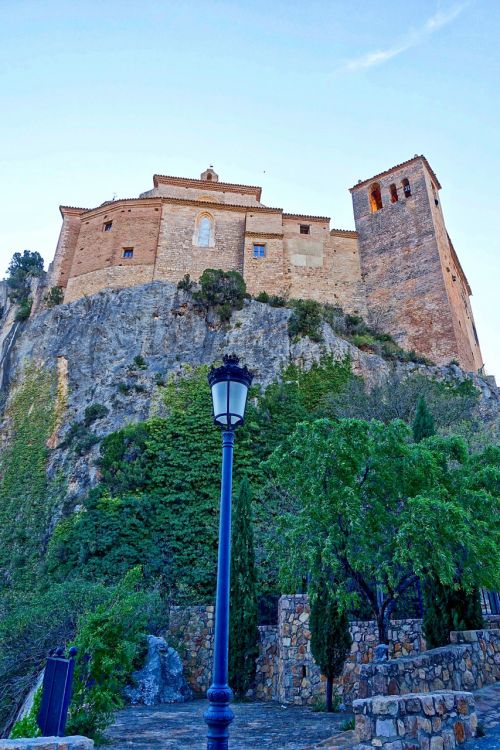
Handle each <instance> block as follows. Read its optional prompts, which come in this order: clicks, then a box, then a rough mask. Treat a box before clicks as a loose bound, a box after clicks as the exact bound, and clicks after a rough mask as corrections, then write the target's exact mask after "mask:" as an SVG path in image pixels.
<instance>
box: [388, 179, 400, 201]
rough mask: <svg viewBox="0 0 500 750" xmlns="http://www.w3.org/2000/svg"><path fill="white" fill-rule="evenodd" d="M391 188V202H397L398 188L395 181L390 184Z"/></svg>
mask: <svg viewBox="0 0 500 750" xmlns="http://www.w3.org/2000/svg"><path fill="white" fill-rule="evenodd" d="M389 190H390V191H391V203H397V202H398V200H399V199H398V189H397V187H396V185H395V184H394V183H392V185H390V186H389Z"/></svg>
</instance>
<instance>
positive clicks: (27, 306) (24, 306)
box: [16, 297, 33, 321]
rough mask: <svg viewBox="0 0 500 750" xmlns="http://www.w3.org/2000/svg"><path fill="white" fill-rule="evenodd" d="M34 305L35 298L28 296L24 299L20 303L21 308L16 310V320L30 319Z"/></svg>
mask: <svg viewBox="0 0 500 750" xmlns="http://www.w3.org/2000/svg"><path fill="white" fill-rule="evenodd" d="M32 305H33V300H32V299H31V297H28V298H27V299H23V300H22V301H21V302H20V303H19V308H18V310H17V312H16V320H18V321H23V320H28V318H29V316H30V315H31V307H32Z"/></svg>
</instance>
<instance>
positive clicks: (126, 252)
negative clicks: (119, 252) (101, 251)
mask: <svg viewBox="0 0 500 750" xmlns="http://www.w3.org/2000/svg"><path fill="white" fill-rule="evenodd" d="M123 257H124V258H133V257H134V248H133V247H124V248H123Z"/></svg>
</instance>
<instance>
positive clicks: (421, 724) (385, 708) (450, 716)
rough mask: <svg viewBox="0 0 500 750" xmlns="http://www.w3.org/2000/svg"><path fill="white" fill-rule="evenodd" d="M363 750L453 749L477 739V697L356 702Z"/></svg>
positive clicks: (459, 694)
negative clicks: (475, 704) (369, 749)
mask: <svg viewBox="0 0 500 750" xmlns="http://www.w3.org/2000/svg"><path fill="white" fill-rule="evenodd" d="M353 709H354V715H355V720H356V736H357V739H358V740H359V742H360V744H359V746H358V748H359V750H365V749H366V748H372V747H376V748H380V747H382V748H385V749H386V750H453V748H455V747H456V745H461V744H462V743H463V742H465V741H466V740H468V739H470V738H471V737H474V735H475V733H476V729H477V715H476V712H475V706H474V696H473V695H472V694H471V693H466V692H442V693H430V694H428V695H420V694H415V693H412V694H410V695H404V696H397V697H396V696H391V697H382V696H377V697H375V698H368V699H366V700H357V701H354V706H353Z"/></svg>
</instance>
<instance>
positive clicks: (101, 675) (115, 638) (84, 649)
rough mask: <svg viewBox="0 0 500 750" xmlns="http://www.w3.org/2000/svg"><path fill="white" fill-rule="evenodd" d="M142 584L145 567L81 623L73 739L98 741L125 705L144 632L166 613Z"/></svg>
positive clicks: (133, 572)
mask: <svg viewBox="0 0 500 750" xmlns="http://www.w3.org/2000/svg"><path fill="white" fill-rule="evenodd" d="M141 584H142V575H141V570H140V568H134V569H132V570H130V571H129V572H128V573H127V574H126V576H125V577H124V579H123V580H122V581H121V582H120V583H119V584H118V585H117V586H116V587H115V588H114V589H113V590H112V592H111V595H109V596H108V597H107V599H106V601H105V602H103V603H101V604H99V605H98V606H97V607H96V608H95V609H94V611H91V612H88V613H86V614H84V615H83V616H82V617H80V619H79V621H78V626H77V633H76V638H75V640H74V645H75V646H76V647H77V649H78V654H77V657H76V667H75V677H74V684H73V698H72V701H71V705H70V710H69V714H68V724H67V728H66V731H67V734H69V735H71V734H82V735H85V736H87V737H93V738H96V739H99V738H100V737H101V733H102V730H103V729H105V727H106V726H107V725H108V724H109V721H110V719H111V717H112V715H113V713H114V711H116V710H117V709H118V708H121V707H122V706H123V689H124V687H125V686H126V684H127V681H128V679H129V678H130V674H131V673H132V672H133V671H134V669H137V668H138V667H139V666H140V663H141V660H142V658H143V657H144V653H145V638H144V633H145V632H146V630H149V631H151V630H156V629H157V627H158V624H159V622H158V621H159V616H160V614H161V606H159V602H158V601H157V597H156V595H155V592H154V591H153V592H152V593H147V592H144V591H143V590H142V585H141Z"/></svg>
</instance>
